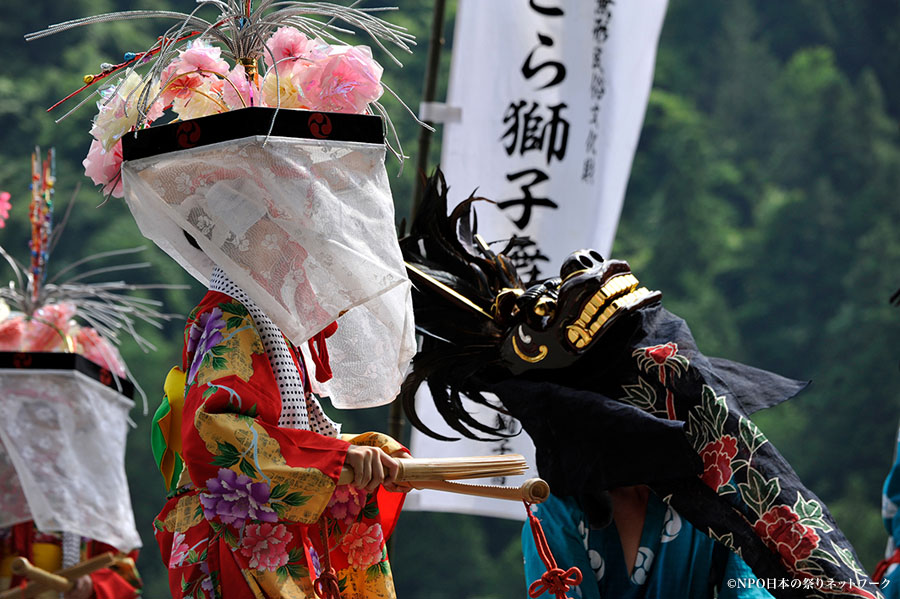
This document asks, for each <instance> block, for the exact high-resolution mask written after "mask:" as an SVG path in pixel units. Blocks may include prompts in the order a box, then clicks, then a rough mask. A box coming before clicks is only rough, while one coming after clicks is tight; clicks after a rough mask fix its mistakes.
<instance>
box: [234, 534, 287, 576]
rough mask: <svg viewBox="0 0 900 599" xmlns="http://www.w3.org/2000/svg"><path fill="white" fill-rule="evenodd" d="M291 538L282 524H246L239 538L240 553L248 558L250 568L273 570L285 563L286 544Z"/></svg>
mask: <svg viewBox="0 0 900 599" xmlns="http://www.w3.org/2000/svg"><path fill="white" fill-rule="evenodd" d="M293 538H294V537H293V535H292V534H291V533H290V532H288V529H287V528H286V527H285V525H284V524H270V523H269V522H263V523H262V524H248V525H247V526H246V527H245V528H244V537H243V539H241V555H243V556H244V557H249V558H250V563H249V566H250V567H251V568H254V569H256V570H263V571H268V572H274V571H275V570H277V569H278V568H280V567H281V566H285V565H287V563H288V552H287V544H288V543H289V542H290V541H291V539H293Z"/></svg>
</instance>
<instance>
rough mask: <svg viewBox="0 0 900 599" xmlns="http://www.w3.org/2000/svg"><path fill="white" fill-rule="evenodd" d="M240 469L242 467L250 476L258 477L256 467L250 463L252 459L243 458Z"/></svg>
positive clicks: (242, 470)
mask: <svg viewBox="0 0 900 599" xmlns="http://www.w3.org/2000/svg"><path fill="white" fill-rule="evenodd" d="M240 469H241V472H243V473H244V474H246V475H247V476H249V477H250V478H256V468H254V467H253V464H251V463H250V460H247V459H243V460H241V465H240Z"/></svg>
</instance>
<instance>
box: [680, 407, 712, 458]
mask: <svg viewBox="0 0 900 599" xmlns="http://www.w3.org/2000/svg"><path fill="white" fill-rule="evenodd" d="M684 432H685V434H686V435H687V438H688V440H689V441H690V443H691V447H693V448H694V449H695V450H697V451H700V450H701V449H703V448H704V447H705V446H706V444H707V443H709V438H708V435H707V432H706V427H704V426H703V425H702V424H701V423H700V420H699V419H698V418H697V416H696V415H695V414H694V412H693V411H692V412H690V413H689V414H688V419H687V424H685V427H684Z"/></svg>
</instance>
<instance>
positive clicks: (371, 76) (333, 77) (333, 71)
mask: <svg viewBox="0 0 900 599" xmlns="http://www.w3.org/2000/svg"><path fill="white" fill-rule="evenodd" d="M383 71H384V69H383V68H382V67H381V65H379V64H378V63H377V62H376V61H375V60H374V59H373V58H372V51H371V50H370V49H369V48H368V47H367V46H334V47H332V49H331V52H330V54H329V56H328V57H327V58H326V59H324V60H322V61H317V62H316V64H315V65H314V66H312V67H310V68H307V69H304V70H303V71H302V72H300V73H299V74H298V84H299V86H300V89H301V91H302V93H303V96H304V97H305V98H306V100H307V102H308V103H309V104H310V105H311V107H312V108H313V109H314V110H325V111H329V112H349V113H355V114H364V113H365V112H366V105H367V104H369V103H371V102H374V101H375V100H377V99H378V98H380V97H381V94H382V93H383V92H384V88H382V87H381V74H382V72H383Z"/></svg>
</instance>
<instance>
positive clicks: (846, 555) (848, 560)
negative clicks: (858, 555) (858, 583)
mask: <svg viewBox="0 0 900 599" xmlns="http://www.w3.org/2000/svg"><path fill="white" fill-rule="evenodd" d="M831 547H832V549H834V551H835V553H837V555H838V557H839V558H841V561H842V562H844V565H846V566H847V567H849V568H850V569H851V570H856V569H857V568H858V566H857V565H856V560H855V559H853V552H851V551H850V550H849V549H845V548H843V547H841V546H839V545H836V544H835V543H834V541H832V542H831Z"/></svg>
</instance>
